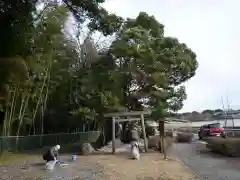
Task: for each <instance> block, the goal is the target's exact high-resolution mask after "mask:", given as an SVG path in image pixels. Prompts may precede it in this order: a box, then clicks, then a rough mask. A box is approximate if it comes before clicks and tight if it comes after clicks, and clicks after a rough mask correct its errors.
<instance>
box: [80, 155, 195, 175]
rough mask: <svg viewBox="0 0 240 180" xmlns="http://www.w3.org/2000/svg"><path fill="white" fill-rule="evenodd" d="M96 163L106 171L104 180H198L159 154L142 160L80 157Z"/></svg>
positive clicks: (112, 156)
mask: <svg viewBox="0 0 240 180" xmlns="http://www.w3.org/2000/svg"><path fill="white" fill-rule="evenodd" d="M80 160H82V161H90V162H96V163H97V164H99V165H100V166H102V167H103V169H104V177H103V176H102V177H100V179H104V180H107V179H108V180H134V179H136V180H197V177H196V176H195V175H193V174H192V172H191V171H190V170H189V169H187V168H186V167H184V166H183V165H182V164H181V163H179V162H178V161H176V160H163V156H161V155H160V154H159V153H146V154H141V159H140V160H139V161H137V160H131V159H128V156H127V155H126V154H117V155H97V156H86V157H80Z"/></svg>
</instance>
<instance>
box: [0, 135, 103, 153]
mask: <svg viewBox="0 0 240 180" xmlns="http://www.w3.org/2000/svg"><path fill="white" fill-rule="evenodd" d="M100 133H101V132H100V131H88V132H77V133H59V134H43V135H30V136H1V137H0V153H1V152H5V151H11V152H16V151H24V150H34V149H39V148H42V147H46V146H53V145H56V144H70V143H75V142H79V143H88V142H89V143H90V142H95V141H96V140H97V139H98V137H99V136H100Z"/></svg>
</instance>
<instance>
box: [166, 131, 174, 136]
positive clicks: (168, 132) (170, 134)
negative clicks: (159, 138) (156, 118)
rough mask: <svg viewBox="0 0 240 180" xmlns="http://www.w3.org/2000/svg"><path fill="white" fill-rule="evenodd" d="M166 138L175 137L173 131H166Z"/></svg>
mask: <svg viewBox="0 0 240 180" xmlns="http://www.w3.org/2000/svg"><path fill="white" fill-rule="evenodd" d="M165 133H166V136H168V137H173V132H172V131H166V132H165Z"/></svg>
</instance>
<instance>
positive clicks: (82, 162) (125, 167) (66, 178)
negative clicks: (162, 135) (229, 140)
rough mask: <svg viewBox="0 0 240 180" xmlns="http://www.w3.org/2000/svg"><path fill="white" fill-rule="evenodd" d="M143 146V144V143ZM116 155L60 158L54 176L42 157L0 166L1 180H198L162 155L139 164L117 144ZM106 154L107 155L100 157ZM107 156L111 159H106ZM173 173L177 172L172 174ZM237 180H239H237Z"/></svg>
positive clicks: (143, 158)
mask: <svg viewBox="0 0 240 180" xmlns="http://www.w3.org/2000/svg"><path fill="white" fill-rule="evenodd" d="M141 144H142V143H141ZM116 147H117V149H116V152H117V155H111V153H109V152H111V143H110V144H109V145H108V146H105V147H103V148H101V149H100V150H99V151H98V153H100V155H99V154H98V155H90V156H78V157H77V161H75V162H72V161H71V155H61V158H60V159H61V160H62V161H64V162H66V163H68V164H69V165H68V166H66V167H60V166H58V165H56V167H55V169H54V171H53V172H49V171H46V170H45V169H44V165H45V164H44V162H43V161H42V159H41V158H40V157H32V158H30V159H29V160H25V161H22V162H16V163H15V164H12V165H4V166H3V165H2V166H0V177H1V178H0V179H1V180H21V179H22V180H122V179H124V180H134V179H138V180H141V179H142V180H145V179H148V180H195V179H196V178H195V177H194V176H193V175H192V174H191V172H190V171H189V170H188V169H186V168H184V167H183V166H182V165H181V164H179V163H178V162H177V161H174V160H173V161H172V160H169V161H165V160H163V157H162V156H161V155H160V154H159V153H153V154H151V153H150V154H149V153H146V154H142V155H141V159H140V161H136V160H135V161H134V160H130V159H129V156H128V155H126V151H129V148H130V146H129V145H122V144H121V142H120V141H119V140H117V142H116ZM101 153H105V155H101ZM106 153H107V154H108V155H106ZM171 169H174V172H172V170H171ZM235 180H236V179H235Z"/></svg>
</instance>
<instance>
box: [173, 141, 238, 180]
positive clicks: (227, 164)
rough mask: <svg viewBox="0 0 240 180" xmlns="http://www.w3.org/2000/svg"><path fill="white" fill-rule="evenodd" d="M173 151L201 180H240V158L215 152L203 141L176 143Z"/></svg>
mask: <svg viewBox="0 0 240 180" xmlns="http://www.w3.org/2000/svg"><path fill="white" fill-rule="evenodd" d="M173 152H174V154H175V155H176V156H177V157H178V158H179V159H180V160H181V161H182V162H183V163H184V164H185V165H187V166H188V167H189V168H191V169H192V170H193V171H194V172H195V173H197V174H198V175H199V176H200V179H201V180H240V171H239V169H240V158H230V157H223V156H221V155H217V154H214V153H212V152H210V151H209V150H208V149H206V144H205V143H202V142H201V141H197V142H194V143H191V144H183V143H176V144H174V147H173Z"/></svg>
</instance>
